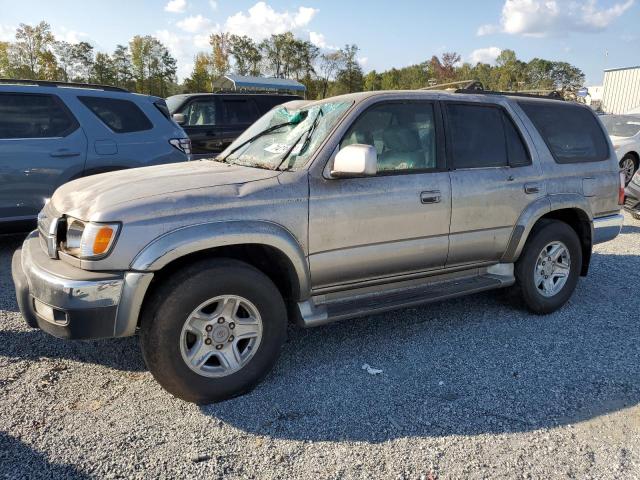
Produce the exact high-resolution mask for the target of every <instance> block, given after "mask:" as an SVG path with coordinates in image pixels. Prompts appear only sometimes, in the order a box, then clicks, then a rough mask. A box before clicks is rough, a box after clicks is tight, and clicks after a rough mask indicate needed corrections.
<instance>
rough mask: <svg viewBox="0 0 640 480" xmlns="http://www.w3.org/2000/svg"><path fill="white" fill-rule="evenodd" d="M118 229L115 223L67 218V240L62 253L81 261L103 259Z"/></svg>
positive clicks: (118, 226)
mask: <svg viewBox="0 0 640 480" xmlns="http://www.w3.org/2000/svg"><path fill="white" fill-rule="evenodd" d="M119 228H120V225H119V224H117V223H92V222H83V221H82V220H78V219H77V218H72V217H67V239H66V241H65V242H64V243H63V244H62V251H63V252H65V253H68V254H69V255H73V256H74V257H78V258H83V259H92V258H100V257H104V256H106V255H107V254H108V253H109V251H110V250H111V247H112V246H113V244H114V242H115V240H116V237H117V235H118V230H119Z"/></svg>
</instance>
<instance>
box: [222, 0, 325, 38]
mask: <svg viewBox="0 0 640 480" xmlns="http://www.w3.org/2000/svg"><path fill="white" fill-rule="evenodd" d="M317 13H318V10H317V9H315V8H309V7H300V8H298V10H297V11H296V12H294V13H290V12H289V11H283V12H277V11H275V10H274V9H273V7H271V6H270V5H267V4H266V3H265V2H258V3H256V4H255V5H254V6H253V7H251V8H250V9H249V10H248V11H247V13H246V14H245V13H244V12H238V13H236V14H235V15H232V16H230V17H229V18H227V21H226V23H225V28H224V29H225V31H227V32H229V33H234V34H236V35H247V36H249V37H251V38H253V39H254V40H262V39H264V38H267V37H269V36H270V35H273V34H279V33H285V32H288V31H296V30H300V29H302V28H304V27H306V26H307V25H308V24H309V23H310V22H311V20H313V17H315V15H316V14H317Z"/></svg>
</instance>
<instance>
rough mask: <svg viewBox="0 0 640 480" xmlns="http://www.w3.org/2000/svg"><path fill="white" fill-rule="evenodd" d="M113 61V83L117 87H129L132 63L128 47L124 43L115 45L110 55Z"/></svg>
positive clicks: (131, 78) (131, 79)
mask: <svg viewBox="0 0 640 480" xmlns="http://www.w3.org/2000/svg"><path fill="white" fill-rule="evenodd" d="M111 62H112V63H113V73H114V84H115V85H116V86H117V87H122V88H128V89H131V88H133V87H132V85H131V84H132V81H133V72H132V70H133V65H132V63H131V55H130V54H129V49H128V48H127V47H126V46H124V45H117V46H116V49H115V51H114V52H113V55H112V56H111Z"/></svg>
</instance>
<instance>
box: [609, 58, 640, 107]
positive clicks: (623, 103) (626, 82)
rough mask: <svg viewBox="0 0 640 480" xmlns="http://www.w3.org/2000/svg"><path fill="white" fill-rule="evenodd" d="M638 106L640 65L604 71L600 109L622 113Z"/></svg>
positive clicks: (639, 98) (639, 105)
mask: <svg viewBox="0 0 640 480" xmlns="http://www.w3.org/2000/svg"><path fill="white" fill-rule="evenodd" d="M638 108H640V66H638V67H626V68H614V69H610V70H605V71H604V93H603V97H602V110H603V111H604V112H606V113H615V114H623V113H628V112H630V111H631V110H634V109H638Z"/></svg>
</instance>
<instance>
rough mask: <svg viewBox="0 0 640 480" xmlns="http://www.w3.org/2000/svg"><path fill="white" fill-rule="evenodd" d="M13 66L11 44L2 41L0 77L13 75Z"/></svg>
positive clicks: (0, 46)
mask: <svg viewBox="0 0 640 480" xmlns="http://www.w3.org/2000/svg"><path fill="white" fill-rule="evenodd" d="M13 76H14V75H13V66H12V64H11V44H10V43H9V42H0V77H5V78H11V77H13Z"/></svg>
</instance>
